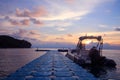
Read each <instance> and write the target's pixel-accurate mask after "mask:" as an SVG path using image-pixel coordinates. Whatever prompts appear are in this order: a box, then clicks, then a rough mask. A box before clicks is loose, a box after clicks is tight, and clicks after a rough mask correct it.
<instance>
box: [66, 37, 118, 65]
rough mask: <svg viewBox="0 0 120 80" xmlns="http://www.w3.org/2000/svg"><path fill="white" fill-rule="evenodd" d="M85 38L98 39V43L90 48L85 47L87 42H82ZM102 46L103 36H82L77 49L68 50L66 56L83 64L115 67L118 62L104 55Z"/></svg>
mask: <svg viewBox="0 0 120 80" xmlns="http://www.w3.org/2000/svg"><path fill="white" fill-rule="evenodd" d="M85 39H96V40H97V41H98V43H97V45H96V46H93V47H92V48H91V49H90V50H87V49H86V48H85V44H83V43H82V41H83V40H85ZM102 48H103V39H102V37H101V36H82V37H80V38H79V41H78V44H77V46H76V49H71V50H68V52H67V54H66V56H67V57H68V58H70V59H71V60H73V61H74V62H76V63H78V64H79V65H81V66H88V65H92V66H96V65H97V66H106V67H115V66H116V63H115V61H114V60H112V59H108V58H106V57H105V56H102Z"/></svg>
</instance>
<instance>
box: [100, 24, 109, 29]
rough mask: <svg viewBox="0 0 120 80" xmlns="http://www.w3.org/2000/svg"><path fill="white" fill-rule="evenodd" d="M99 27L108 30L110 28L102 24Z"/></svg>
mask: <svg viewBox="0 0 120 80" xmlns="http://www.w3.org/2000/svg"><path fill="white" fill-rule="evenodd" d="M99 27H101V28H106V27H108V26H107V25H105V24H100V25H99Z"/></svg>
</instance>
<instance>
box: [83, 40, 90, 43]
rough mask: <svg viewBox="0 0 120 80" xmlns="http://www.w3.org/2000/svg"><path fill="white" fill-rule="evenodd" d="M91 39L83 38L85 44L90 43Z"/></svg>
mask: <svg viewBox="0 0 120 80" xmlns="http://www.w3.org/2000/svg"><path fill="white" fill-rule="evenodd" d="M91 42H92V41H91V40H85V41H84V43H85V44H90V43H91Z"/></svg>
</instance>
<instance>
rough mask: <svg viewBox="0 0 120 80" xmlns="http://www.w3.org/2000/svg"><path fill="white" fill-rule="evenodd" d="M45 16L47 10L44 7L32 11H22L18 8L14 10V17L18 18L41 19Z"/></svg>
mask: <svg viewBox="0 0 120 80" xmlns="http://www.w3.org/2000/svg"><path fill="white" fill-rule="evenodd" d="M45 15H47V10H46V9H45V7H43V6H41V7H37V8H35V9H34V10H33V11H31V10H29V9H24V10H23V11H22V10H20V9H19V8H17V9H16V16H18V17H41V16H45Z"/></svg>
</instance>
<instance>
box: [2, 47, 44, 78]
mask: <svg viewBox="0 0 120 80" xmlns="http://www.w3.org/2000/svg"><path fill="white" fill-rule="evenodd" d="M44 53H46V52H35V49H0V78H1V77H5V76H7V75H8V74H10V73H13V72H15V71H16V70H17V69H19V68H20V67H22V66H24V65H25V64H26V63H28V62H30V61H32V60H34V59H36V58H37V57H39V56H41V55H43V54H44Z"/></svg>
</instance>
